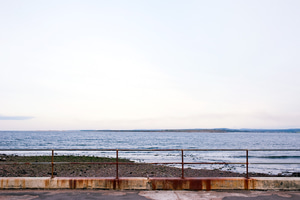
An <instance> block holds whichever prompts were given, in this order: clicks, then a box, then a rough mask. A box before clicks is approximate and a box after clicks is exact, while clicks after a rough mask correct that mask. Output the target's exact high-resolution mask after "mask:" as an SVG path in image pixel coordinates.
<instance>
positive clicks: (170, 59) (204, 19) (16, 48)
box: [0, 0, 300, 130]
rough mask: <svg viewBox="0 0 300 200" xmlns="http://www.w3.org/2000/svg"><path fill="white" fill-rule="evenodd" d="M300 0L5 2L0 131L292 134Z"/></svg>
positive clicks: (298, 96) (299, 98)
mask: <svg viewBox="0 0 300 200" xmlns="http://www.w3.org/2000/svg"><path fill="white" fill-rule="evenodd" d="M299 10H300V1H299V0H280V1H279V0H248V1H246V0H235V1H230V0H218V1H217V0H215V1H214V0H212V1H208V0H203V1H201V0H195V1H192V0H190V1H189V0H181V1H175V0H147V1H146V0H144V1H143V0H135V1H133V0H126V1H123V0H122V1H121V0H120V1H117V0H115V1H114V0H111V1H106V0H102V1H101V0H79V1H75V0H70V1H66V0H48V1H40V0H35V1H33V0H26V1H23V0H18V1H17V0H9V1H8V0H0V56H1V57H0V130H67V129H69V130H70V129H71V130H74V129H161V128H225V127H226V128H299V127H300V12H299Z"/></svg>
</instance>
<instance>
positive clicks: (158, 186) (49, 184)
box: [0, 177, 300, 190]
mask: <svg viewBox="0 0 300 200" xmlns="http://www.w3.org/2000/svg"><path fill="white" fill-rule="evenodd" d="M0 189H114V190H221V189H223V190H224V189H226V190H230V189H233V190H248V189H249V190H300V178H298V177H294V178H293V177H280V178H277V177H276V178H250V179H245V178H230V177H226V178H185V179H181V178H149V179H147V178H120V179H117V180H116V179H115V178H67V177H59V178H52V179H51V178H33V177H24V178H0Z"/></svg>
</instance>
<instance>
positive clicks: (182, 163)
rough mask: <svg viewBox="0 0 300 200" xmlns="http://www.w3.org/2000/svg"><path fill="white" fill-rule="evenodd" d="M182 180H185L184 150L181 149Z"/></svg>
mask: <svg viewBox="0 0 300 200" xmlns="http://www.w3.org/2000/svg"><path fill="white" fill-rule="evenodd" d="M181 178H182V179H183V178H184V162H183V149H181Z"/></svg>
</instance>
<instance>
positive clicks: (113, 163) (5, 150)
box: [0, 149, 300, 179]
mask: <svg viewBox="0 0 300 200" xmlns="http://www.w3.org/2000/svg"><path fill="white" fill-rule="evenodd" d="M18 151H19V152H20V151H22V152H23V151H24V152H30V151H35V152H48V151H49V152H50V153H51V154H52V155H51V162H6V161H5V162H0V165H51V166H52V167H51V169H52V173H51V177H52V178H53V177H54V173H53V171H54V165H60V164H90V165H92V164H95V165H116V179H118V178H119V174H118V171H119V170H118V167H119V165H145V164H155V165H181V168H182V172H181V178H184V165H187V164H190V165H192V164H195V165H202V164H208V165H214V164H218V165H228V164H239V165H245V166H246V178H249V172H248V168H249V164H251V165H257V164H261V165H270V164H271V165H272V164H277V165H281V164H291V165H292V164H296V165H299V164H300V163H299V162H284V163H283V162H280V163H278V162H277V163H274V162H261V163H257V162H249V152H250V151H263V152H270V151H271V152H275V151H279V152H288V151H300V149H0V152H18ZM65 151H81V152H85V151H90V152H92V151H94V152H95V151H102V152H109V151H112V152H116V162H54V157H55V156H54V152H65ZM120 151H122V152H145V151H149V152H153V151H161V152H168V151H178V152H181V162H151V163H134V162H119V152H120ZM191 151H220V152H223V151H234V152H245V153H246V154H245V158H246V162H184V152H191Z"/></svg>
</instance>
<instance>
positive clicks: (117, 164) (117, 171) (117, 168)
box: [116, 149, 119, 179]
mask: <svg viewBox="0 0 300 200" xmlns="http://www.w3.org/2000/svg"><path fill="white" fill-rule="evenodd" d="M116 179H119V150H118V149H116Z"/></svg>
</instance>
